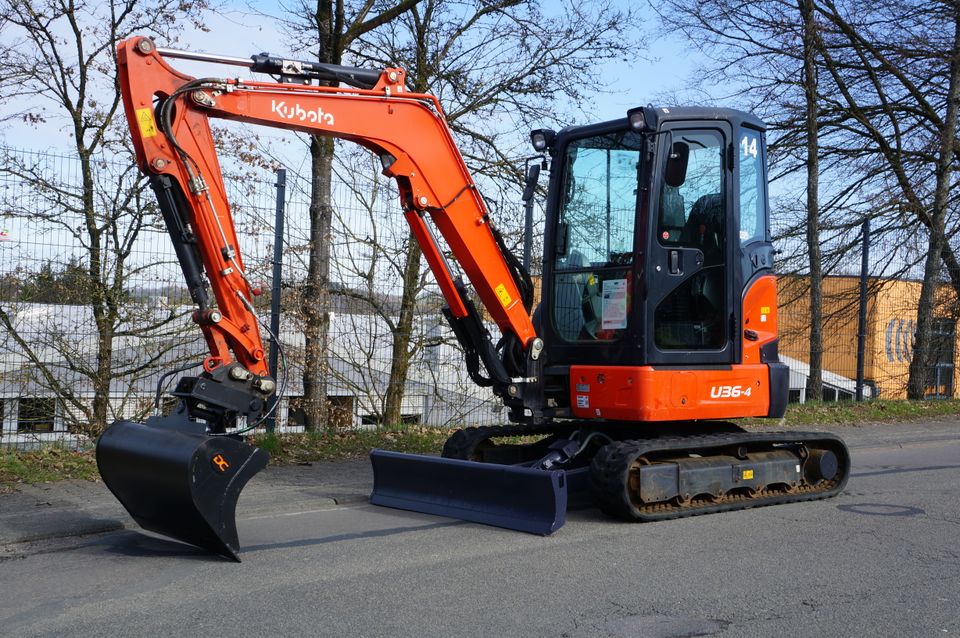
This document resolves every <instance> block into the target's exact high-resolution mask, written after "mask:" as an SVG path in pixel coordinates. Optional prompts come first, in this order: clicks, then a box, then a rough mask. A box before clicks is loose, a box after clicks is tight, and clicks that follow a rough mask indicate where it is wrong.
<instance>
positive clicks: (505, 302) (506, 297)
mask: <svg viewBox="0 0 960 638" xmlns="http://www.w3.org/2000/svg"><path fill="white" fill-rule="evenodd" d="M493 291H494V292H495V293H497V299H499V300H500V304H501V305H502V306H503V307H504V308H506V307H508V306H509V305H510V304H511V303H513V297H511V296H510V293H509V292H507V287H506V286H504V285H503V284H500V285H499V286H497V287H496V288H494V289H493Z"/></svg>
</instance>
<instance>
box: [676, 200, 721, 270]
mask: <svg viewBox="0 0 960 638" xmlns="http://www.w3.org/2000/svg"><path fill="white" fill-rule="evenodd" d="M725 237H726V233H724V216H723V199H722V198H721V197H720V193H713V194H710V195H704V196H703V197H701V198H700V199H698V200H697V201H696V203H694V205H693V208H691V209H690V217H688V218H687V222H686V224H685V225H684V227H683V232H682V233H681V234H680V244H681V245H683V246H690V247H692V248H699V249H700V250H701V251H703V265H704V266H711V265H715V264H722V263H723V247H724V246H723V242H724V238H725Z"/></svg>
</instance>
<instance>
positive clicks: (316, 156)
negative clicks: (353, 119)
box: [303, 136, 334, 430]
mask: <svg viewBox="0 0 960 638" xmlns="http://www.w3.org/2000/svg"><path fill="white" fill-rule="evenodd" d="M333 155H334V145H333V139H332V138H329V137H316V136H314V137H313V139H312V140H311V141H310V178H311V186H312V187H311V191H310V260H309V265H308V268H307V282H306V285H305V286H304V299H303V315H304V325H303V336H304V366H303V411H304V416H305V419H306V428H307V429H308V430H314V429H320V428H324V427H326V425H327V424H328V422H329V416H330V410H329V406H328V403H327V378H328V376H329V370H330V364H329V361H328V359H327V349H328V342H329V331H330V312H329V308H330V241H331V225H332V222H333V199H332V182H333Z"/></svg>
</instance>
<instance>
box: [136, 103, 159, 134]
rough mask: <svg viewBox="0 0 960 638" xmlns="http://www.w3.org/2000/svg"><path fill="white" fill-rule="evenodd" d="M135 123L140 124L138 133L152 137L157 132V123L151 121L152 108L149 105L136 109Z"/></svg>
mask: <svg viewBox="0 0 960 638" xmlns="http://www.w3.org/2000/svg"><path fill="white" fill-rule="evenodd" d="M137 124H139V125H140V135H142V136H144V137H153V136H154V135H156V134H157V125H156V124H154V122H153V109H151V108H150V107H149V106H147V107H144V108H142V109H137Z"/></svg>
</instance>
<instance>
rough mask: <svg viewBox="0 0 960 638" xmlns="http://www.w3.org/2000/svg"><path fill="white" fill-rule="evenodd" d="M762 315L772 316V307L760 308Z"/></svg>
mask: <svg viewBox="0 0 960 638" xmlns="http://www.w3.org/2000/svg"><path fill="white" fill-rule="evenodd" d="M760 314H761V315H769V314H770V306H760Z"/></svg>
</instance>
